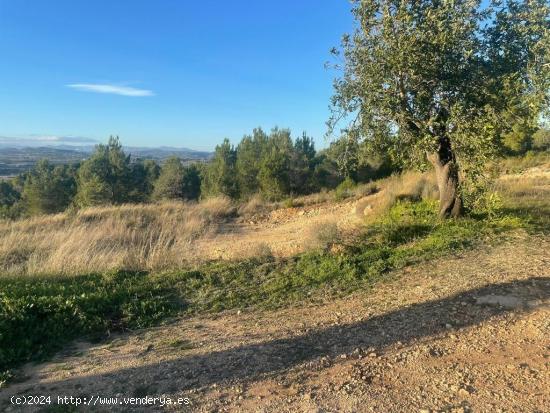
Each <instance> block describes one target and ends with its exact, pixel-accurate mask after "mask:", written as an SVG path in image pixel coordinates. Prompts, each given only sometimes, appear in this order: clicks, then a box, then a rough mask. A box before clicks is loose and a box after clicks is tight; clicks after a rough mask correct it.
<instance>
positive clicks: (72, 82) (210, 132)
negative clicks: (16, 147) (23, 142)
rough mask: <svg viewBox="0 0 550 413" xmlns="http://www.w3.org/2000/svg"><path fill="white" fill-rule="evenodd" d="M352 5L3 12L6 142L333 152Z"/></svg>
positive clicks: (68, 6) (0, 98) (15, 2)
mask: <svg viewBox="0 0 550 413" xmlns="http://www.w3.org/2000/svg"><path fill="white" fill-rule="evenodd" d="M351 25H352V16H351V13H350V4H349V2H348V1H346V0H327V1H322V2H319V1H315V0H294V1H291V0H278V1H267V0H258V1H253V0H248V1H244V0H233V1H214V0H200V1H199V0H196V1H185V0H179V1H178V0H171V1H169V0H158V1H153V0H149V1H136V0H132V1H131V0H125V1H113V0H110V1H103V0H93V1H84V0H82V1H81V0H72V1H64V0H55V1H40V0H34V1H27V0H0V59H1V63H0V79H1V80H0V136H4V137H20V138H25V139H28V138H29V137H30V138H31V139H40V137H42V136H47V137H48V139H49V140H50V141H52V140H53V141H55V139H56V137H60V136H71V137H73V141H78V139H74V138H78V137H82V138H91V139H95V140H98V141H105V140H106V138H107V137H108V136H109V135H110V134H118V135H119V136H120V137H121V139H122V142H123V144H125V145H132V146H160V145H167V146H179V147H190V148H193V149H207V150H208V149H212V148H213V147H214V146H215V145H216V144H217V143H219V142H220V141H221V140H222V139H223V138H224V137H228V138H230V139H231V140H232V141H233V142H237V141H238V140H239V139H240V138H241V137H242V135H243V134H245V133H248V132H250V131H251V130H252V128H254V127H256V126H262V127H264V129H270V128H271V127H272V126H275V125H278V126H280V127H289V128H291V129H292V130H293V132H294V134H295V135H296V136H297V135H299V134H301V132H302V131H303V130H305V131H307V132H308V133H309V134H310V135H312V136H314V137H315V139H316V142H317V144H318V146H324V144H325V142H324V137H323V135H324V133H325V121H326V120H327V118H328V116H329V111H328V105H329V98H330V95H331V92H332V79H333V77H334V76H335V73H334V72H333V71H331V70H326V69H325V68H324V63H325V62H326V61H328V60H330V58H331V57H330V54H329V50H330V48H331V47H332V46H337V45H338V44H339V41H340V38H341V35H342V34H343V33H344V32H349V31H350V30H351Z"/></svg>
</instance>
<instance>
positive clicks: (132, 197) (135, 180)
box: [128, 159, 160, 202]
mask: <svg viewBox="0 0 550 413" xmlns="http://www.w3.org/2000/svg"><path fill="white" fill-rule="evenodd" d="M159 174H160V167H159V166H158V164H157V163H156V162H155V161H154V160H152V159H146V160H144V161H143V160H137V161H136V162H132V163H131V164H130V188H129V190H128V200H129V202H147V201H149V199H150V198H151V196H152V193H153V188H154V183H155V181H156V180H157V179H158V177H159Z"/></svg>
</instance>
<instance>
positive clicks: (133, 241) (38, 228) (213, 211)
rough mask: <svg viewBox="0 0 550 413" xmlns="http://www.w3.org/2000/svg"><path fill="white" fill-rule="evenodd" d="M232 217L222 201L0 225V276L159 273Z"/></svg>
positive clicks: (131, 208)
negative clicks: (125, 271) (121, 270)
mask: <svg viewBox="0 0 550 413" xmlns="http://www.w3.org/2000/svg"><path fill="white" fill-rule="evenodd" d="M233 213H234V207H233V206H232V204H231V201H230V200H229V199H227V198H212V199H208V200H206V201H204V202H201V203H198V204H197V203H194V204H193V203H180V202H167V203H161V204H145V205H144V204H139V205H122V206H110V207H96V208H88V209H84V210H81V211H78V212H77V213H74V214H71V213H63V214H58V215H50V216H41V217H35V218H30V219H26V220H22V221H15V222H9V221H4V222H0V275H1V274H16V275H38V274H44V275H47V274H51V275H63V274H67V275H69V274H83V273H91V272H101V271H106V270H111V269H113V268H125V269H136V270H138V269H139V270H144V269H145V270H159V269H167V268H172V267H180V266H182V265H184V264H185V263H186V262H187V261H188V260H190V259H191V258H192V254H193V248H192V241H193V240H194V239H197V238H199V237H203V236H207V235H209V234H211V233H213V232H215V231H216V230H217V228H218V225H219V224H220V222H222V221H223V219H224V218H225V217H227V216H229V215H231V214H233Z"/></svg>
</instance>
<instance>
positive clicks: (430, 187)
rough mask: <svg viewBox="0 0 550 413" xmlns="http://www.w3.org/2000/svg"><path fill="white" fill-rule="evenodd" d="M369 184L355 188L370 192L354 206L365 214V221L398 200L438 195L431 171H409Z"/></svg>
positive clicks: (358, 211) (359, 191)
mask: <svg viewBox="0 0 550 413" xmlns="http://www.w3.org/2000/svg"><path fill="white" fill-rule="evenodd" d="M370 185H371V186H370V187H366V188H360V189H357V190H356V192H358V193H359V194H361V193H365V194H369V193H370V194H371V196H366V197H365V198H363V199H360V200H359V202H358V203H357V206H356V212H357V213H358V214H363V215H365V216H366V217H367V221H369V220H371V219H372V218H375V217H378V216H380V215H381V214H383V213H384V212H386V211H388V210H389V209H390V208H391V207H392V206H393V205H395V203H396V202H397V201H399V200H411V201H419V200H422V199H424V200H426V199H437V198H438V195H439V192H438V189H437V184H436V182H435V176H434V174H433V172H431V171H430V172H426V173H421V172H411V171H409V172H405V173H402V174H399V175H393V176H390V177H389V178H385V179H382V180H380V181H377V182H376V183H375V185H374V184H373V183H371V184H370Z"/></svg>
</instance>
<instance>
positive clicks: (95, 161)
mask: <svg viewBox="0 0 550 413" xmlns="http://www.w3.org/2000/svg"><path fill="white" fill-rule="evenodd" d="M131 178H132V177H131V169H130V156H127V155H126V154H125V153H124V151H123V150H122V145H121V144H120V140H119V139H118V137H113V136H111V137H110V138H109V143H108V144H107V145H97V147H96V150H95V152H94V153H93V154H92V156H91V157H90V158H89V159H87V160H86V161H84V162H83V163H82V165H81V166H80V168H79V170H78V193H77V204H78V205H79V206H81V207H84V206H92V205H102V204H122V203H124V202H128V201H129V200H130V192H131V183H132V179H131Z"/></svg>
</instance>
